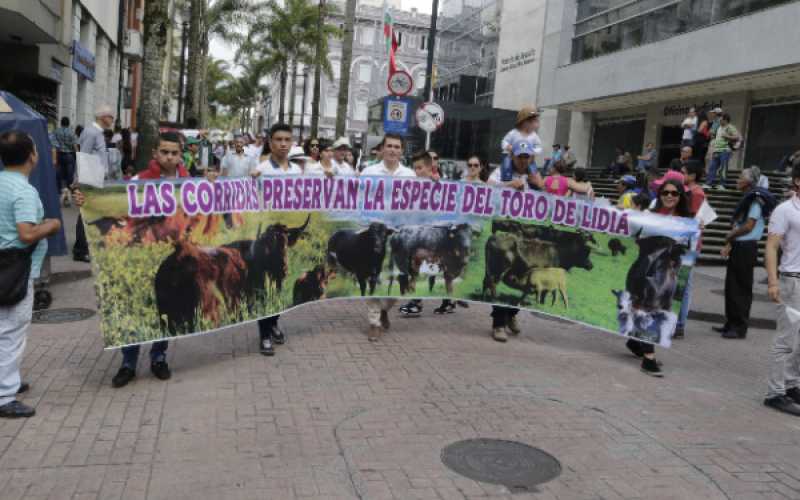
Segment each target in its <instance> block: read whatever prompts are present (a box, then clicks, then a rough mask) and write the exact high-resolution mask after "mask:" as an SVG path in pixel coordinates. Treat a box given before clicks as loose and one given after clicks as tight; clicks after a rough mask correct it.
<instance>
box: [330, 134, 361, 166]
mask: <svg viewBox="0 0 800 500" xmlns="http://www.w3.org/2000/svg"><path fill="white" fill-rule="evenodd" d="M351 149H352V146H350V141H349V140H347V137H340V138H339V139H337V140H336V142H334V143H333V162H334V164H335V165H336V171H337V172H338V174H339V175H355V174H356V171H355V169H354V168H353V166H352V165H350V164H349V163H347V159H346V156H347V153H348V151H350V150H351Z"/></svg>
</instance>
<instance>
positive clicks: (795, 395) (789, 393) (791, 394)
mask: <svg viewBox="0 0 800 500" xmlns="http://www.w3.org/2000/svg"><path fill="white" fill-rule="evenodd" d="M786 397H787V398H789V399H791V400H792V401H794V402H795V403H796V404H799V405H800V389H798V388H797V387H792V388H791V389H786Z"/></svg>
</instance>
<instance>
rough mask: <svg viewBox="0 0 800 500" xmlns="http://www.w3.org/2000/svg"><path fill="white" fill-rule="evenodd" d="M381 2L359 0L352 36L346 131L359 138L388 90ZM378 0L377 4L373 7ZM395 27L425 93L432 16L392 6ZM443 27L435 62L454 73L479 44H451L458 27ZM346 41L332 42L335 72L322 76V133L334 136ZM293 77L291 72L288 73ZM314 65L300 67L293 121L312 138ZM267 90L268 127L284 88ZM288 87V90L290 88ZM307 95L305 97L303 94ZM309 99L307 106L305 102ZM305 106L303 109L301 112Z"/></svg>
mask: <svg viewBox="0 0 800 500" xmlns="http://www.w3.org/2000/svg"><path fill="white" fill-rule="evenodd" d="M382 3H383V2H382V1H379V2H372V3H367V2H360V3H359V6H358V9H357V12H356V26H355V36H354V41H353V60H352V63H351V66H350V68H351V69H350V71H351V74H350V98H349V107H348V113H347V134H348V135H349V136H351V137H361V136H363V135H364V134H365V133H366V132H367V122H368V116H367V115H368V108H369V103H370V101H372V100H375V99H377V98H379V97H382V96H385V95H387V94H388V90H387V86H386V83H387V79H388V76H389V70H388V64H389V61H388V57H387V54H386V45H385V43H384V39H383V8H382V7H381V5H382ZM373 4H376V5H377V6H374V5H373ZM336 5H337V7H338V12H339V13H342V12H344V3H337V4H336ZM391 12H392V16H393V17H394V28H395V32H396V34H397V38H398V42H399V47H398V51H397V66H398V68H399V69H401V70H404V71H407V72H408V73H409V74H410V75H411V76H412V78H413V79H414V90H413V91H412V95H416V94H421V92H422V90H423V89H424V86H425V74H426V67H427V66H426V64H427V55H428V43H429V31H430V22H431V19H430V16H429V15H428V14H422V13H420V12H419V11H417V10H416V9H412V10H409V11H404V10H397V9H392V10H391ZM439 19H440V21H439V27H440V29H442V27H443V26H447V25H448V24H449V23H451V22H452V21H451V20H449V19H448V18H443V17H440V18H439ZM329 22H332V23H334V24H338V25H339V26H342V27H343V25H344V17H343V16H342V15H341V14H340V15H337V16H336V17H334V18H333V19H332V20H329ZM455 29H456V27H454V28H453V29H451V30H448V29H442V31H441V32H440V33H439V42H438V43H439V45H438V47H446V49H445V50H439V51H437V54H436V67H437V71H438V73H439V74H448V73H452V72H453V70H455V69H457V68H458V66H459V65H460V64H461V63H460V61H463V60H464V58H465V57H466V56H467V54H472V53H476V52H480V45H479V43H477V42H475V41H474V40H473V39H472V38H470V37H467V38H465V39H463V40H462V41H461V43H456V44H449V43H448V41H449V40H451V39H454V38H456V37H458V36H460V33H458V32H456V31H455ZM341 50H342V42H341V40H339V39H332V40H331V41H330V61H331V66H332V67H333V77H334V78H332V79H329V78H327V77H323V79H322V93H321V100H320V122H319V136H320V137H327V138H333V136H334V133H335V125H336V111H337V102H338V94H339V82H338V76H339V71H340V64H341ZM290 79H291V76H290ZM313 83H314V73H313V68H303V66H302V65H300V67H299V68H298V77H297V91H296V94H295V96H294V99H295V116H294V121H293V123H294V126H295V130H296V132H295V134H296V136H298V137H299V136H300V135H301V134H300V128H301V127H300V124H301V123H302V124H303V125H302V128H303V133H302V136H303V137H308V134H309V130H310V124H311V101H312V97H313V96H312V93H313ZM268 87H269V92H267V93H266V94H265V95H264V96H262V100H261V102H260V103H259V116H258V117H256V120H255V122H256V123H257V124H259V125H263V126H264V128H268V127H269V126H270V125H271V124H273V123H275V122H276V121H277V120H278V111H279V105H278V103H279V100H280V87H279V85H278V83H277V82H275V81H271V82H270V83H269V85H268ZM287 91H288V89H287ZM304 96H305V99H304ZM304 102H305V106H303V103H304ZM301 110H304V112H302V113H301ZM288 115H289V101H288V99H287V101H286V121H288V120H289V117H288Z"/></svg>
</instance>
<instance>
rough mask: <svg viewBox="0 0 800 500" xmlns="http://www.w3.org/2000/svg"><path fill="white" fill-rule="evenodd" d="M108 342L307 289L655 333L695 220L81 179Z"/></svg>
mask: <svg viewBox="0 0 800 500" xmlns="http://www.w3.org/2000/svg"><path fill="white" fill-rule="evenodd" d="M85 192H86V203H85V205H84V207H83V209H82V213H83V219H84V221H85V224H86V229H87V235H88V239H89V244H90V247H91V252H92V256H93V260H92V262H93V269H94V273H95V276H96V290H97V295H98V302H99V308H100V316H101V328H102V332H103V336H104V339H105V344H106V346H107V347H119V346H124V345H130V344H140V343H145V342H151V341H155V340H159V339H164V338H170V337H176V336H182V335H189V334H196V333H203V332H210V331H212V330H217V329H221V328H224V327H228V326H233V325H236V324H241V323H245V322H250V321H254V320H257V319H260V318H263V317H266V316H270V315H274V314H278V313H281V312H283V311H286V310H288V309H291V308H293V307H295V306H298V305H300V304H305V303H308V302H313V301H318V300H333V299H348V298H350V299H354V298H362V297H376V298H377V297H400V296H403V297H408V298H414V297H420V298H421V297H430V298H444V297H448V298H453V299H463V300H469V301H479V302H486V303H491V304H497V305H511V306H516V307H520V308H524V309H529V310H532V311H539V312H542V313H545V314H548V315H553V316H557V317H560V318H564V319H567V320H570V321H574V322H577V323H582V324H586V325H591V326H594V327H596V328H597V329H598V330H604V331H608V332H612V333H616V334H620V335H625V336H634V337H636V338H639V339H642V340H644V341H646V342H651V343H656V344H660V345H662V346H669V345H670V338H671V336H672V333H673V332H674V330H675V326H676V323H677V313H678V311H679V309H680V305H681V300H682V297H683V289H684V286H685V283H686V279H687V277H688V274H689V272H690V271H691V267H692V266H693V265H694V263H695V258H696V245H697V239H698V236H699V231H698V226H697V223H696V222H695V221H694V220H691V219H681V218H673V217H664V216H659V215H654V214H650V213H644V212H636V211H621V210H618V209H616V208H614V207H612V206H610V204H609V203H608V202H606V201H605V200H599V201H597V202H595V203H592V202H588V201H585V200H580V199H574V198H564V197H554V196H550V195H548V194H545V193H542V192H538V191H524V192H520V191H515V190H511V189H506V188H500V187H494V186H488V185H484V184H469V183H458V182H444V181H443V182H431V181H427V180H423V179H416V178H389V177H370V178H367V177H361V178H356V177H349V178H348V177H344V178H333V179H327V178H323V177H305V176H297V177H294V176H292V177H288V176H287V177H271V178H262V179H258V180H253V179H245V178H241V179H219V180H217V181H215V182H209V181H206V180H200V179H188V180H161V181H153V182H130V183H127V184H114V185H110V186H106V187H105V188H103V189H96V188H86V191H85Z"/></svg>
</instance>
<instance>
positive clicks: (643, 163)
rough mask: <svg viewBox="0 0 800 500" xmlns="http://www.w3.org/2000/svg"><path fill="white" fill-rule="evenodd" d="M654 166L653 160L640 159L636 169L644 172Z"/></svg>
mask: <svg viewBox="0 0 800 500" xmlns="http://www.w3.org/2000/svg"><path fill="white" fill-rule="evenodd" d="M652 166H653V162H652V161H648V160H639V161H638V162H637V163H636V170H638V171H640V172H643V171H645V170H650V167H652Z"/></svg>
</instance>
